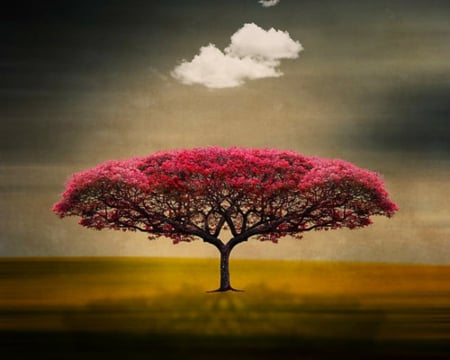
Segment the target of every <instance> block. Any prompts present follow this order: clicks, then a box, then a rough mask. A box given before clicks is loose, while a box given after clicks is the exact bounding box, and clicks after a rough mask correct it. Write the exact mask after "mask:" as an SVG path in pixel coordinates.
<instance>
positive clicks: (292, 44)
mask: <svg viewBox="0 0 450 360" xmlns="http://www.w3.org/2000/svg"><path fill="white" fill-rule="evenodd" d="M301 50H303V48H302V46H301V45H300V43H299V42H298V41H294V40H292V39H291V37H290V36H289V33H288V32H287V31H281V30H275V29H273V28H272V29H269V30H267V31H266V30H264V29H261V28H260V27H259V26H258V25H256V24H253V23H252V24H245V25H244V26H243V27H242V28H240V29H239V30H238V31H236V32H235V33H234V34H233V35H232V36H231V44H230V46H228V47H227V48H226V49H225V52H226V53H229V54H231V55H234V56H239V57H245V56H250V57H255V58H265V59H272V60H275V59H295V58H297V57H298V53H299V52H300V51H301Z"/></svg>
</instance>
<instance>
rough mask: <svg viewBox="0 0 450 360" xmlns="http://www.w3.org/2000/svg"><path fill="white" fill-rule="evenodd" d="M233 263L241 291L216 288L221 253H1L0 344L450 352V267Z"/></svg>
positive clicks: (428, 355) (72, 348)
mask: <svg viewBox="0 0 450 360" xmlns="http://www.w3.org/2000/svg"><path fill="white" fill-rule="evenodd" d="M230 266H231V278H232V284H233V286H234V287H236V288H238V289H243V290H244V291H243V292H226V293H207V290H211V289H215V288H216V287H217V285H218V282H219V271H218V270H219V269H218V260H216V259H175V258H173V259H169V258H33V259H27V258H23V259H2V260H1V261H0V294H1V296H0V334H1V335H2V339H3V340H2V341H0V345H1V346H2V349H3V350H6V351H10V352H11V351H16V349H17V348H22V347H23V346H25V345H27V344H31V345H32V346H39V347H40V348H44V349H46V351H50V350H49V349H56V350H55V351H56V352H58V351H59V350H61V351H62V350H63V349H65V350H67V349H69V350H70V351H75V350H76V349H79V348H80V347H81V348H83V347H86V346H87V348H88V349H91V350H92V349H97V350H96V351H103V350H104V351H106V350H108V351H109V350H111V351H113V352H115V354H116V355H117V354H118V353H120V351H122V350H123V351H124V352H128V350H129V348H133V349H135V350H136V351H138V350H139V349H140V350H139V351H140V352H139V351H138V353H139V354H141V355H142V356H143V357H144V356H145V353H146V352H147V346H150V345H148V344H151V343H152V341H153V342H155V343H154V344H153V350H154V351H156V350H155V349H159V350H158V351H159V352H158V351H156V353H158V354H159V356H161V354H162V350H161V349H169V348H170V349H171V350H172V352H170V354H173V350H174V349H176V348H183V346H184V349H185V350H186V351H185V355H186V356H187V357H189V356H190V357H189V358H199V357H201V354H203V353H202V351H201V350H202V349H204V348H205V347H204V345H205V344H209V346H210V347H211V348H210V350H211V351H212V350H214V349H216V348H218V347H219V348H220V347H221V346H225V345H224V344H225V343H228V344H234V345H233V346H232V348H233V349H235V350H236V349H237V350H236V351H237V352H239V353H241V351H240V350H239V349H241V348H242V347H244V348H245V349H246V351H247V352H245V351H244V352H242V354H247V355H246V357H245V358H249V357H251V354H253V353H257V352H258V349H262V348H264V349H265V350H264V352H263V354H266V355H267V354H270V351H269V350H274V349H278V350H277V351H281V353H283V350H286V351H287V350H289V353H290V352H291V351H292V352H296V351H297V352H298V354H306V353H307V354H310V355H311V356H312V357H311V358H328V355H330V357H331V353H330V354H328V352H326V351H325V350H323V351H325V353H323V352H322V350H318V349H326V348H327V347H325V348H324V347H321V345H320V344H325V343H327V344H328V345H327V346H328V349H334V352H336V353H337V354H341V355H342V356H343V357H346V358H353V357H352V356H353V355H354V356H356V357H355V358H358V356H359V355H360V351H363V352H364V351H365V349H367V348H370V349H371V351H370V354H373V356H374V358H379V355H380V353H378V352H377V351H378V350H377V349H381V350H380V351H382V354H384V356H383V357H385V358H388V356H390V354H391V355H392V354H393V355H392V356H394V355H395V356H397V355H398V354H400V355H402V354H403V355H405V354H406V355H408V357H409V358H417V357H418V356H419V357H420V356H422V355H423V357H424V358H434V357H433V356H435V357H436V358H440V356H442V358H445V357H446V356H447V355H448V354H450V352H448V350H449V344H450V280H449V279H450V266H429V265H398V264H368V263H333V262H303V261H269V260H267V261H262V260H233V259H232V260H231V264H230ZM75 334H77V335H75ZM80 334H82V335H80ZM111 334H114V339H116V340H114V341H113V340H111V336H113V335H111ZM74 336H82V338H81V339H84V340H80V339H79V338H78V337H76V339H78V340H76V341H75V340H73V339H74ZM5 339H6V340H5ZM50 339H56V340H55V341H56V348H54V346H55V345H54V343H53V340H50ZM86 339H87V340H86ZM124 339H126V340H124ZM155 339H159V340H155ZM180 339H195V340H192V341H190V340H189V341H188V342H187V343H186V342H185V341H187V340H183V341H182V340H180ZM74 341H75V342H74ZM111 341H112V343H113V344H111ZM180 341H181V343H180ZM199 341H200V343H199ZM204 342H205V343H204ZM117 343H122V345H120V349H119V350H117V351H114V346H118V345H117ZM168 343H170V345H168ZM194 343H195V344H197V345H198V344H203V345H198V346H195V347H194V348H192V344H194ZM58 344H59V345H58ZM106 344H108V345H106ZM124 344H125V345H124ZM183 344H184V345H183ZM236 344H238V345H236ZM301 344H302V345H301ZM330 344H332V345H330ZM333 344H334V345H333ZM300 345H301V346H300ZM58 346H59V347H58ZM111 346H112V348H111ZM155 346H156V347H155ZM248 346H250V350H249V348H248ZM299 346H300V348H299ZM330 346H331V347H330ZM225 348H227V349H229V347H227V346H225ZM58 349H59V350H58ZM280 349H281V350H280ZM346 349H347V350H346ZM348 349H350V350H348ZM351 349H353V350H351ZM355 349H356V350H357V351H356V350H355ZM141 350H142V351H141ZM160 350H161V351H160ZM238 350H239V351H238ZM330 351H331V350H330ZM347 351H349V353H347ZM355 351H356V352H355ZM197 353H198V354H199V355H198V356H196V355H195V356H194V355H193V354H197ZM164 354H166V353H164ZM189 354H190V355H189ZM205 354H206V353H205ZM222 354H224V352H223V351H222ZM358 354H359V355H358ZM368 354H369V353H367V354H365V355H366V356H365V357H366V358H370V357H367V356H368ZM166 355H167V354H166ZM219 355H220V354H219ZM315 355H317V356H315ZM322 355H323V356H322ZM357 355H358V356H357ZM205 356H206V355H205ZM314 356H315V357H314ZM166 357H167V356H166ZM169 357H170V356H169Z"/></svg>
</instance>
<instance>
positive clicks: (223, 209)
mask: <svg viewBox="0 0 450 360" xmlns="http://www.w3.org/2000/svg"><path fill="white" fill-rule="evenodd" d="M397 210H398V207H397V205H396V204H395V203H393V202H392V201H390V200H389V199H388V194H387V192H386V190H385V189H384V184H383V181H382V180H381V179H380V177H379V176H378V175H377V174H376V173H373V172H370V171H368V170H364V169H360V168H358V167H356V166H354V165H352V164H350V163H348V162H344V161H342V160H329V159H322V158H317V157H306V156H302V155H300V154H297V153H294V152H290V151H279V150H273V149H243V148H229V149H222V148H218V147H208V148H198V149H192V150H177V151H168V152H158V153H156V154H153V155H150V156H147V157H143V158H134V159H130V160H123V161H108V162H105V163H102V164H100V165H98V166H96V167H94V168H92V169H90V170H87V171H83V172H80V173H77V174H74V175H72V177H71V179H70V180H69V181H68V183H67V185H66V190H65V192H64V193H63V194H62V199H61V201H60V202H58V203H56V204H55V205H54V207H53V211H54V212H56V213H57V214H59V216H60V217H65V216H70V215H76V216H80V217H81V220H80V222H79V223H80V224H81V225H83V226H86V227H88V228H94V229H99V230H100V229H104V228H108V229H116V230H131V231H136V230H137V231H141V232H145V233H148V234H149V238H150V239H155V238H157V237H159V236H165V237H169V238H171V239H172V240H173V242H174V243H178V242H180V241H191V240H194V239H195V238H200V239H202V240H203V241H204V242H206V243H209V244H211V245H213V246H215V247H216V248H217V249H218V250H219V252H220V286H219V288H218V289H217V290H216V291H227V290H234V289H233V288H232V286H231V283H230V274H229V265H228V264H229V256H230V253H231V251H232V250H233V249H234V247H235V246H236V245H238V244H240V243H242V242H245V241H248V240H249V239H250V238H253V239H258V240H261V241H272V242H274V243H276V242H277V241H278V239H280V238H281V237H283V236H287V235H290V236H293V237H295V238H301V237H302V235H303V233H305V232H307V231H311V230H328V229H337V228H342V227H347V228H350V229H354V228H359V227H363V226H366V225H369V224H371V219H370V216H372V215H384V216H388V217H391V216H392V215H393V214H394V212H395V211H397ZM223 230H228V231H223ZM224 233H228V234H230V235H229V237H230V238H229V240H228V241H227V242H224V241H223V240H222V239H221V237H222V235H223V234H224Z"/></svg>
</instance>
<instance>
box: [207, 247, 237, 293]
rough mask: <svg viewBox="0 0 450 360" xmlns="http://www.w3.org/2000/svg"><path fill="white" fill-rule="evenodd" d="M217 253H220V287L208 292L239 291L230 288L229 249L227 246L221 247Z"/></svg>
mask: <svg viewBox="0 0 450 360" xmlns="http://www.w3.org/2000/svg"><path fill="white" fill-rule="evenodd" d="M219 251H220V287H219V288H218V289H217V290H213V291H210V292H222V291H228V290H232V291H241V290H236V289H234V288H233V287H232V286H231V281H230V266H229V260H230V253H231V248H230V247H229V246H227V245H223V246H221V247H220V249H219Z"/></svg>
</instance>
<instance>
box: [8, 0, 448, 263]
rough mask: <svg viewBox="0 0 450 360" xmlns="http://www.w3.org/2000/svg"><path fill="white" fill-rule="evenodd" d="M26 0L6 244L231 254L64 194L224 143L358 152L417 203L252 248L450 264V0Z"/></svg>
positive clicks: (12, 84) (13, 111) (16, 59)
mask: <svg viewBox="0 0 450 360" xmlns="http://www.w3.org/2000/svg"><path fill="white" fill-rule="evenodd" d="M13 4H14V5H13V8H10V9H9V10H8V11H2V12H1V14H0V18H1V21H0V31H1V38H2V46H1V50H0V51H1V58H0V74H1V75H0V76H1V82H0V118H1V124H0V126H1V130H0V236H1V242H0V256H44V255H52V256H59V255H86V256H92V255H143V256H152V255H154V256H216V255H217V254H216V250H215V249H214V248H212V247H211V248H209V247H208V245H205V244H203V243H201V242H200V241H198V242H196V243H192V244H179V245H172V244H171V242H170V240H168V239H160V240H156V241H151V242H150V241H148V240H147V239H146V237H145V235H141V234H128V233H120V232H114V231H101V232H96V231H92V230H87V229H84V228H82V227H80V226H78V225H77V224H76V222H77V221H76V219H64V220H60V219H58V218H57V217H56V216H55V215H54V214H52V213H51V211H50V208H51V206H52V204H53V203H54V202H56V201H57V200H58V198H59V194H60V193H61V191H62V190H63V185H64V182H65V180H66V178H67V177H68V176H69V174H71V173H73V172H76V171H79V170H82V169H85V168H89V167H92V166H94V165H96V164H98V163H99V162H102V161H105V160H108V159H113V158H114V159H121V158H127V157H131V156H141V155H146V154H150V153H153V152H155V151H158V150H168V149H173V148H190V147H199V146H208V145H219V146H224V147H228V146H245V147H274V148H279V149H290V150H294V151H297V152H300V153H303V154H306V155H318V156H324V157H329V158H343V159H345V160H349V161H352V162H354V163H355V164H357V165H358V166H360V167H364V168H369V169H371V170H374V171H377V172H380V173H382V174H383V175H384V178H385V180H386V184H387V188H388V190H389V192H390V193H391V196H392V199H393V200H395V201H396V202H398V204H399V205H400V207H401V210H400V212H399V213H398V215H396V216H395V217H394V218H393V219H391V220H385V219H381V218H379V219H377V218H376V219H375V224H374V225H372V226H370V227H369V228H366V229H362V230H355V231H347V230H337V231H330V232H316V233H309V234H307V235H306V236H305V238H304V239H303V240H301V241H298V240H297V241H294V240H291V239H283V240H282V241H280V243H279V244H277V245H274V244H267V243H258V242H256V241H255V242H254V243H253V242H251V241H250V242H248V243H246V244H243V245H241V246H240V247H238V248H236V250H235V252H234V254H233V255H234V256H236V257H256V258H258V257H269V258H270V257H273V258H289V259H322V260H355V261H386V262H419V263H447V264H448V263H450V250H449V249H450V246H449V245H450V205H449V201H448V199H449V198H450V186H449V180H448V178H450V177H449V176H450V161H449V160H450V135H449V134H450V118H449V117H450V102H449V101H448V99H449V96H450V61H449V60H450V23H449V21H448V19H449V18H450V2H448V1H445V0H442V1H437V0H423V1H413V0H411V1H406V0H405V1H400V0H396V1H393V0H381V1H369V0H367V1H361V0H354V1H331V0H329V1H326V0H324V1H314V0H309V1H306V0H305V1H301V0H295V1H294V0H281V1H258V0H239V1H237V0H236V1H232V0H217V1H216V0H214V1H211V0H208V1H207V0H164V1H162V0H161V1H147V2H145V1H126V2H125V1H111V0H110V1H101V0H91V1H80V0H78V1H70V0H69V1H56V0H55V1H50V0H43V1H38V2H36V1H25V0H23V1H15V2H13Z"/></svg>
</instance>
